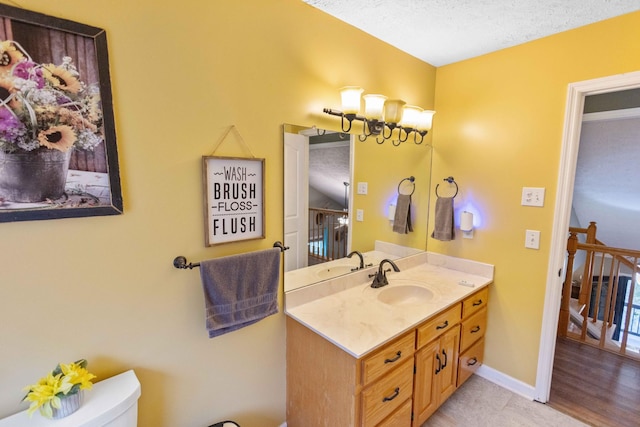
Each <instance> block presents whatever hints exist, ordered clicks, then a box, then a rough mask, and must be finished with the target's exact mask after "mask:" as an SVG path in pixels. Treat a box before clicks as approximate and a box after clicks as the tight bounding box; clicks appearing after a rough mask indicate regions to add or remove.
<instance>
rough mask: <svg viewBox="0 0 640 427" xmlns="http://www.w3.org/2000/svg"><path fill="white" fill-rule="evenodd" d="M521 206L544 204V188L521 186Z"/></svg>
mask: <svg viewBox="0 0 640 427" xmlns="http://www.w3.org/2000/svg"><path fill="white" fill-rule="evenodd" d="M522 206H544V188H541V187H522Z"/></svg>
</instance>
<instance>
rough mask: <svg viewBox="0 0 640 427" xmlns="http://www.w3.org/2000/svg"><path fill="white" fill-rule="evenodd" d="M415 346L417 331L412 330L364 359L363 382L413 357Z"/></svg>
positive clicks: (375, 377)
mask: <svg viewBox="0 0 640 427" xmlns="http://www.w3.org/2000/svg"><path fill="white" fill-rule="evenodd" d="M414 348H415V333H414V332H413V331H411V333H408V334H406V335H405V336H403V337H402V338H400V339H398V340H396V341H394V342H392V343H390V344H387V345H385V346H384V348H383V349H381V350H379V351H377V352H375V353H374V354H372V355H371V356H368V357H366V358H365V359H363V361H362V384H363V385H367V384H369V383H371V382H373V381H375V380H376V379H377V378H380V377H381V376H382V375H384V374H386V373H387V372H389V371H390V370H391V369H393V368H395V367H396V366H398V365H401V364H402V362H404V361H405V360H409V359H413V351H414Z"/></svg>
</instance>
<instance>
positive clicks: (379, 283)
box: [371, 259, 400, 288]
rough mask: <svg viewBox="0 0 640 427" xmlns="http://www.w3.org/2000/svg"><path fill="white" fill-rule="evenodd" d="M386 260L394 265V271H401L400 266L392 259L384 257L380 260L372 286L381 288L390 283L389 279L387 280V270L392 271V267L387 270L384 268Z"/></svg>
mask: <svg viewBox="0 0 640 427" xmlns="http://www.w3.org/2000/svg"><path fill="white" fill-rule="evenodd" d="M385 262H386V263H389V264H391V266H392V267H393V271H395V272H396V273H397V272H399V271H400V269H399V268H398V266H397V265H396V264H395V263H394V262H393V261H391V260H390V259H383V260H382V261H380V266H378V272H377V273H376V274H375V278H374V279H373V283H371V287H372V288H381V287H383V286H387V285H388V284H389V281H388V280H387V271H391V269H388V270H385V269H384V268H383V265H384V263H385Z"/></svg>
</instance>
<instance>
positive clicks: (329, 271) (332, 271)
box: [316, 265, 356, 279]
mask: <svg viewBox="0 0 640 427" xmlns="http://www.w3.org/2000/svg"><path fill="white" fill-rule="evenodd" d="M355 269H356V267H352V266H350V265H336V266H333V267H329V268H323V269H322V270H318V271H317V272H316V274H317V276H318V277H320V278H321V279H329V278H331V277H337V276H342V275H343V274H347V273H351V272H352V271H355Z"/></svg>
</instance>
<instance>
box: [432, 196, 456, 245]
mask: <svg viewBox="0 0 640 427" xmlns="http://www.w3.org/2000/svg"><path fill="white" fill-rule="evenodd" d="M431 237H433V238H434V239H437V240H442V241H443V242H447V241H449V240H453V238H454V237H455V233H454V231H453V197H438V199H437V200H436V214H435V227H434V229H433V233H431Z"/></svg>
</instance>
